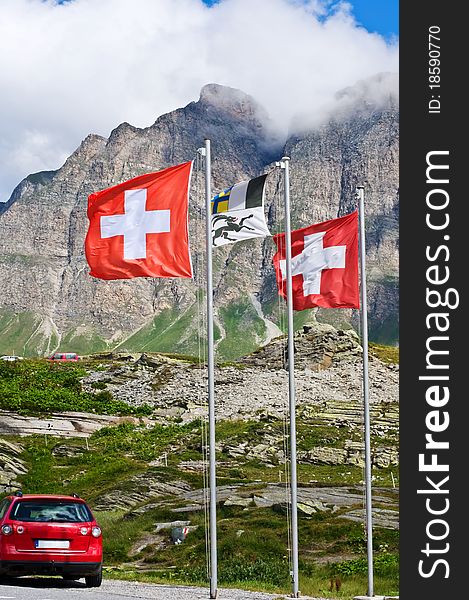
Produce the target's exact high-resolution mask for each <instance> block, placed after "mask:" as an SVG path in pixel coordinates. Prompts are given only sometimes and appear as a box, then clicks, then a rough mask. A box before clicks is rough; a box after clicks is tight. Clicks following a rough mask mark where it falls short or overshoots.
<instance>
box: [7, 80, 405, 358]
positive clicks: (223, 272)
mask: <svg viewBox="0 0 469 600" xmlns="http://www.w3.org/2000/svg"><path fill="white" fill-rule="evenodd" d="M272 132H273V128H272V127H271V124H270V123H269V119H268V116H267V115H266V114H265V112H264V111H263V109H262V107H260V106H259V105H258V104H257V103H256V101H255V100H254V99H253V98H251V97H249V96H247V95H246V94H244V93H243V92H241V91H239V90H233V89H231V88H226V87H223V86H218V85H214V84H210V85H208V86H205V87H204V88H203V89H202V92H201V96H200V99H199V100H198V102H191V103H190V104H188V105H187V106H186V107H185V108H182V109H178V110H175V111H173V112H171V113H169V114H166V115H163V116H161V117H159V118H158V119H157V121H156V122H155V123H154V124H153V125H152V126H150V127H148V128H145V129H138V128H136V127H133V126H131V125H129V124H128V123H123V124H121V125H119V126H118V127H117V128H116V129H115V130H113V131H112V132H111V135H110V136H109V138H108V139H105V138H103V137H101V136H97V135H89V136H88V137H87V138H86V139H85V140H84V141H83V142H82V143H81V145H80V146H79V148H78V149H77V150H76V151H75V152H74V153H73V154H72V155H71V156H70V157H69V158H68V159H67V161H66V162H65V164H64V165H63V166H62V167H61V168H60V169H59V170H57V171H49V172H43V173H37V174H34V175H30V176H28V177H27V178H26V179H25V180H23V181H22V182H21V183H20V184H19V185H18V187H17V188H16V189H15V191H14V192H13V194H12V197H11V198H10V200H9V202H8V203H6V205H4V206H1V208H0V280H1V281H2V286H1V288H0V352H7V353H16V354H22V355H37V354H39V355H42V354H47V353H50V352H52V351H54V350H56V349H62V350H71V351H77V352H80V353H88V352H92V351H97V350H102V349H106V348H110V347H112V348H116V347H118V348H121V349H126V350H136V351H142V350H146V351H163V352H164V351H171V352H182V353H197V349H198V337H197V331H198V329H199V328H201V327H202V316H201V313H202V311H203V300H204V281H203V269H204V263H203V248H204V240H203V229H204V223H203V215H202V207H203V205H204V199H203V189H204V187H203V173H202V172H201V171H200V170H198V169H197V165H196V168H195V169H194V174H193V180H192V185H191V198H190V216H191V221H190V233H191V247H192V256H193V261H194V268H195V275H196V277H195V281H187V280H176V279H175V280H169V279H168V280H164V279H154V280H151V279H135V280H132V281H111V282H108V281H100V280H96V279H93V278H91V277H90V276H89V275H88V266H87V263H86V260H85V257H84V250H83V243H84V238H85V234H86V228H87V218H86V206H87V197H88V195H89V194H90V193H91V192H94V191H97V190H100V189H103V188H106V187H109V186H111V185H114V184H116V183H119V182H121V181H124V180H126V179H130V178H131V177H135V176H137V175H139V174H142V173H147V172H151V171H157V170H160V169H162V168H165V167H167V166H170V165H173V164H178V163H181V162H185V161H188V160H191V159H193V158H194V157H195V156H196V150H197V148H198V147H199V146H202V145H203V140H204V138H205V137H209V138H210V139H211V140H212V149H213V159H212V163H213V164H212V168H213V190H214V193H215V192H216V191H219V190H220V189H222V188H224V187H226V186H228V185H231V184H232V183H235V182H237V181H240V180H242V179H248V178H250V177H253V176H256V175H258V174H260V173H261V172H268V173H269V176H268V180H267V181H268V187H267V200H266V204H267V206H266V211H267V214H268V219H269V224H270V227H271V231H272V232H274V233H275V232H277V231H282V230H283V224H282V215H283V208H282V189H281V176H280V173H279V170H278V169H277V168H276V167H275V163H274V161H275V160H279V159H280V158H281V156H282V155H284V154H288V155H289V156H291V159H292V160H291V200H292V220H293V226H294V227H303V226H306V225H308V224H310V223H312V222H314V221H318V220H324V219H329V218H334V217H336V216H338V215H341V214H344V213H346V212H349V211H350V210H352V209H353V208H354V189H355V186H356V184H357V183H364V184H365V186H366V217H367V258H368V277H369V288H370V303H369V304H370V324H371V334H372V338H374V339H376V340H379V341H387V342H394V341H395V340H396V339H397V294H398V284H397V265H398V230H397V219H398V171H397V169H398V111H397V108H396V106H395V104H394V102H393V101H391V100H390V101H389V102H388V103H387V105H386V106H385V107H384V108H383V107H380V108H377V107H376V106H373V105H366V104H364V103H363V102H362V101H360V100H358V101H357V110H353V111H350V112H349V114H348V115H342V116H341V117H340V118H339V117H337V118H336V119H335V120H331V121H330V122H329V123H328V124H327V125H323V126H322V127H321V128H316V129H314V130H312V131H309V132H307V133H302V134H301V135H299V134H296V135H295V136H292V137H290V138H289V139H288V140H287V141H286V144H284V143H280V142H279V140H278V139H277V138H275V136H274V135H273V133H272ZM273 253H274V244H273V242H272V240H271V239H270V238H268V239H265V240H257V241H254V240H252V241H248V242H243V243H238V244H235V245H230V246H225V247H223V248H219V249H216V250H215V252H214V269H215V273H214V286H215V304H216V337H217V351H218V356H219V357H221V358H225V359H230V358H234V357H236V356H240V355H242V354H246V353H247V352H249V351H251V350H253V349H255V348H256V347H258V346H259V345H261V344H262V343H264V342H266V341H268V340H269V339H271V338H272V337H274V336H275V335H278V334H279V333H280V331H281V329H282V328H283V322H284V319H282V316H283V311H284V305H283V300H282V301H281V302H279V301H278V299H277V294H276V285H275V278H274V273H273V268H272V263H271V257H272V255H273ZM306 312H308V313H309V312H310V311H305V313H306ZM305 318H309V319H310V318H311V315H310V314H309V315H306V314H305V315H303V314H301V313H298V314H297V322H298V324H300V323H301V322H303V320H304V319H305ZM317 318H318V320H332V321H334V322H336V323H337V322H343V321H347V322H350V323H355V321H356V318H357V315H356V314H353V313H352V311H324V310H323V311H320V312H319V313H318V314H317ZM279 327H280V328H279ZM202 329H203V327H202Z"/></svg>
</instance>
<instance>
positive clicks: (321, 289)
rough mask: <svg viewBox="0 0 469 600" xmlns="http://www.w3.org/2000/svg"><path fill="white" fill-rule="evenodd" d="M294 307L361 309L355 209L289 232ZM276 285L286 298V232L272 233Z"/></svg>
mask: <svg viewBox="0 0 469 600" xmlns="http://www.w3.org/2000/svg"><path fill="white" fill-rule="evenodd" d="M291 240H292V254H291V255H292V261H291V262H292V264H291V267H292V289H293V308H294V309H295V310H305V309H306V308H313V307H315V306H320V307H323V308H360V299H359V292H358V212H357V211H355V212H353V213H351V214H349V215H345V216H344V217H340V218H338V219H332V220H330V221H325V222H324V223H317V224H315V225H311V226H310V227H304V228H303V229H297V230H295V231H292V232H291ZM274 241H275V243H276V245H277V253H276V254H275V255H274V257H273V262H274V267H275V274H276V277H277V286H278V289H279V293H280V295H281V296H283V297H284V298H286V295H287V294H286V252H285V234H284V233H280V234H277V235H275V236H274Z"/></svg>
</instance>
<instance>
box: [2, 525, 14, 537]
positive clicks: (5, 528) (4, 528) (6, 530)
mask: <svg viewBox="0 0 469 600" xmlns="http://www.w3.org/2000/svg"><path fill="white" fill-rule="evenodd" d="M2 533H3V535H11V534H12V533H13V527H12V526H11V525H2Z"/></svg>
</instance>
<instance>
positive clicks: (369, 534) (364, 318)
mask: <svg viewBox="0 0 469 600" xmlns="http://www.w3.org/2000/svg"><path fill="white" fill-rule="evenodd" d="M357 196H358V216H359V222H360V273H361V311H360V314H361V328H362V346H363V406H364V421H365V502H366V538H367V539H366V548H367V557H368V596H374V585H373V521H372V514H371V445H370V402H369V383H368V314H367V306H368V305H367V299H366V265H365V250H366V248H365V203H364V187H363V186H362V185H359V186H357Z"/></svg>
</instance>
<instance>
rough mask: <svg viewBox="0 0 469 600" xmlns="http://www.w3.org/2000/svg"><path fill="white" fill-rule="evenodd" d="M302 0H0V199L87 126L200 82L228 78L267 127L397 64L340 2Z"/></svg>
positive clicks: (189, 90) (176, 96)
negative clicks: (259, 110) (268, 119)
mask: <svg viewBox="0 0 469 600" xmlns="http://www.w3.org/2000/svg"><path fill="white" fill-rule="evenodd" d="M328 5H330V2H327V1H325V2H322V1H321V0H312V1H309V2H302V1H300V0H221V1H220V2H219V3H218V4H216V5H215V6H213V7H212V8H207V7H206V6H205V5H204V4H203V3H202V1H201V0H132V1H130V0H99V1H96V0H71V1H70V2H67V3H66V4H63V5H60V4H58V3H57V2H55V1H53V0H45V1H43V0H1V2H0V89H1V93H0V165H1V166H0V199H1V200H6V199H7V197H8V196H9V194H10V193H11V191H12V188H13V187H14V186H15V185H16V184H17V183H18V182H19V181H20V180H21V179H22V178H23V177H24V176H26V175H27V174H28V173H31V172H35V171H39V170H49V169H56V168H58V167H59V166H60V165H61V164H62V163H63V160H64V158H65V157H66V156H67V155H68V154H70V153H71V152H72V151H73V150H74V149H75V148H76V147H77V146H78V145H79V143H80V141H81V140H82V139H83V138H84V137H85V136H86V135H87V134H88V133H91V132H93V133H98V134H101V135H104V136H108V135H109V132H110V130H111V129H113V128H114V127H116V126H117V125H118V124H119V123H121V122H123V121H128V122H129V123H132V124H133V125H136V126H139V127H145V126H148V125H150V124H152V123H153V122H154V121H155V120H156V118H157V117H158V116H159V115H161V114H163V113H165V112H167V111H170V110H173V109H174V108H177V107H180V106H184V105H185V104H187V103H188V102H190V101H192V100H196V99H197V98H198V94H199V91H200V88H201V87H202V86H203V85H204V84H206V83H210V82H216V83H221V84H225V85H229V86H231V87H236V88H240V89H242V90H243V91H245V92H247V93H249V94H251V95H253V96H254V97H255V98H256V99H257V100H258V101H259V102H260V103H261V104H263V105H264V106H265V108H266V109H267V111H268V112H269V113H270V115H271V116H272V118H273V119H274V121H275V122H276V123H277V125H278V127H279V128H283V129H285V128H286V127H288V125H289V122H290V120H291V118H292V117H293V116H294V115H296V114H299V113H301V114H311V115H314V113H315V111H319V110H321V111H322V110H324V107H325V106H328V105H330V103H331V102H332V98H333V96H334V94H335V92H337V90H339V89H341V88H344V87H346V86H350V85H353V84H354V83H355V82H356V81H357V80H358V79H364V78H367V77H369V76H371V75H374V74H375V73H377V72H381V71H395V72H396V71H397V69H398V56H397V55H398V49H397V45H389V44H387V43H386V41H385V40H384V39H383V38H381V37H380V36H378V35H376V34H371V33H369V32H367V31H366V30H365V29H363V28H362V27H360V26H358V25H357V23H356V22H355V21H354V19H353V16H352V15H351V12H350V7H349V5H347V4H346V3H342V4H339V5H338V7H337V8H336V10H335V12H334V13H332V14H330V13H328V12H327V6H328Z"/></svg>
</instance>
